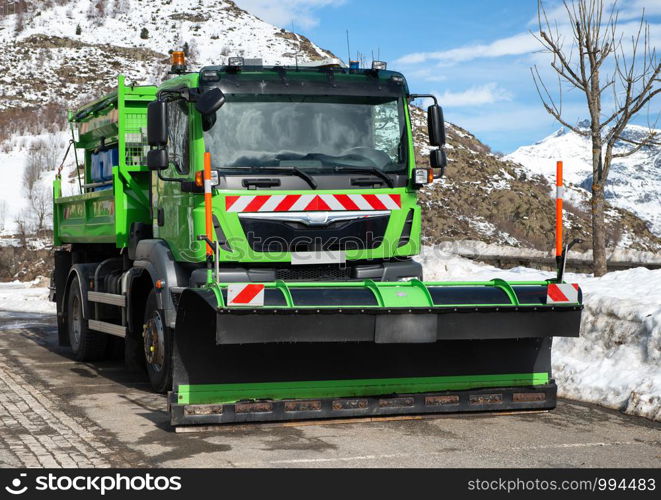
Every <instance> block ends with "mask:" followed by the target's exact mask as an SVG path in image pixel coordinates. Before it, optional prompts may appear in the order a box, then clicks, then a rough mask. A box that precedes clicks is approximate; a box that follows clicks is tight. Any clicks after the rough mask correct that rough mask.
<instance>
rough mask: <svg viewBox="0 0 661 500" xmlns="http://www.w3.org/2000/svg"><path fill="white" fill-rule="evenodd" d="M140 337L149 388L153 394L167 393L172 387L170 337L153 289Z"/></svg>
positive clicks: (150, 293) (146, 307)
mask: <svg viewBox="0 0 661 500" xmlns="http://www.w3.org/2000/svg"><path fill="white" fill-rule="evenodd" d="M142 337H143V340H144V346H145V360H146V361H147V373H148V375H149V381H150V382H151V387H152V389H153V390H154V391H155V392H159V393H163V392H167V391H168V390H169V389H170V388H171V387H172V335H171V333H170V329H169V328H167V327H166V324H165V316H164V315H163V311H161V310H160V309H159V308H158V304H157V303H156V290H155V289H152V291H151V292H149V297H147V304H146V306H145V321H144V323H143V328H142Z"/></svg>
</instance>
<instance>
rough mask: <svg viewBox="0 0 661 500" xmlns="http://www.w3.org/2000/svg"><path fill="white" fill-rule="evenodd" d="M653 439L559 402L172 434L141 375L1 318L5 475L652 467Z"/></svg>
mask: <svg viewBox="0 0 661 500" xmlns="http://www.w3.org/2000/svg"><path fill="white" fill-rule="evenodd" d="M660 430H661V425H659V424H654V423H652V422H649V421H647V420H645V419H642V418H636V417H631V416H627V415H623V414H620V413H618V412H617V411H612V410H606V409H603V408H600V407H597V406H593V405H586V404H582V403H576V402H572V401H565V400H561V401H560V402H559V404H558V408H557V409H556V410H554V411H551V412H538V413H518V414H507V415H502V414H501V415H485V414H480V415H461V416H442V417H438V418H424V419H422V418H421V419H417V420H416V419H407V420H387V419H382V420H373V421H366V420H353V421H348V422H347V421H342V422H338V421H334V422H305V423H296V424H256V425H238V426H237V425H234V426H226V427H221V428H216V429H214V430H212V431H208V432H194V433H175V432H173V430H172V429H171V428H170V426H169V424H168V417H167V413H166V401H165V397H164V396H160V395H156V394H153V393H151V392H150V391H149V386H148V383H147V381H146V379H145V376H144V375H143V374H142V373H139V372H127V371H126V370H125V369H124V367H123V366H122V364H121V362H120V361H107V362H103V363H96V364H87V363H78V362H75V361H73V360H72V359H71V357H70V354H69V352H68V350H67V349H66V348H60V347H58V346H57V339H56V329H55V325H54V318H53V316H48V315H37V314H21V313H12V314H8V313H4V312H0V467H16V466H37V467H38V466H53V467H57V466H88V467H94V466H96V467H108V466H116V467H154V466H162V467H659V466H660V465H661V432H660Z"/></svg>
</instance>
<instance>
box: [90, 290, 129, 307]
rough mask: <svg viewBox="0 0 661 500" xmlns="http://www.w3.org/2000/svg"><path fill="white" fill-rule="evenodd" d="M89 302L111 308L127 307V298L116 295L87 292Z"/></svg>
mask: <svg viewBox="0 0 661 500" xmlns="http://www.w3.org/2000/svg"><path fill="white" fill-rule="evenodd" d="M87 300H89V301H90V302H99V303H101V304H110V305H111V306H119V307H126V296H125V295H119V294H116V293H103V292H87Z"/></svg>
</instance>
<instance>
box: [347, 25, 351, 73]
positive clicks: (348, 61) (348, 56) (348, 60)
mask: <svg viewBox="0 0 661 500" xmlns="http://www.w3.org/2000/svg"><path fill="white" fill-rule="evenodd" d="M347 58H348V59H347V64H349V65H351V48H350V47H349V30H347Z"/></svg>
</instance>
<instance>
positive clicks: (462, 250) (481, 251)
mask: <svg viewBox="0 0 661 500" xmlns="http://www.w3.org/2000/svg"><path fill="white" fill-rule="evenodd" d="M438 248H440V249H441V250H443V251H444V252H447V253H452V254H457V255H464V256H476V257H478V256H485V257H486V256H496V257H505V256H512V257H540V258H544V257H553V256H554V255H555V254H554V253H553V251H552V250H551V249H549V251H548V252H543V251H541V250H535V249H533V248H523V247H514V246H509V245H498V244H496V243H485V242H484V241H478V240H454V241H443V242H441V243H439V244H438ZM606 254H607V258H608V260H609V261H610V260H612V261H616V262H645V263H650V264H652V263H654V264H657V263H661V254H659V253H654V252H645V251H642V250H631V249H627V248H614V249H613V248H610V249H607V250H606ZM569 257H570V258H571V259H576V260H585V261H592V250H588V251H587V252H577V251H575V250H572V251H571V252H570V253H569Z"/></svg>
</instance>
